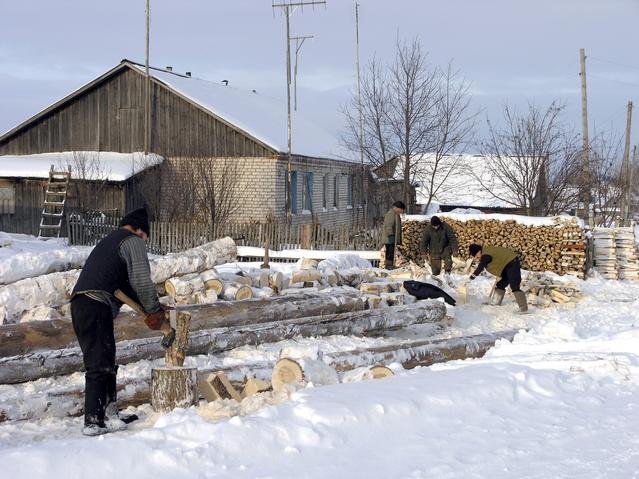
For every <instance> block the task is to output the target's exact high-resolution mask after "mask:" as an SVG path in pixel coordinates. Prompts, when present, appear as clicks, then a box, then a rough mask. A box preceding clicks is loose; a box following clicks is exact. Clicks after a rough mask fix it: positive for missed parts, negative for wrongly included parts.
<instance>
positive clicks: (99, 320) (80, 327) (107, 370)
mask: <svg viewBox="0 0 639 479" xmlns="http://www.w3.org/2000/svg"><path fill="white" fill-rule="evenodd" d="M148 236H149V219H148V214H147V211H146V209H145V208H140V209H137V210H134V211H132V212H130V213H129V214H127V215H126V216H125V217H124V218H122V220H121V221H120V228H119V229H117V230H116V231H114V232H113V233H111V234H109V235H108V236H107V237H106V238H104V239H103V240H102V241H100V242H99V243H98V244H97V246H96V247H95V248H94V249H93V251H92V252H91V254H90V255H89V257H88V258H87V261H86V263H85V264H84V267H83V268H82V272H81V273H80V277H79V278H78V282H77V283H76V285H75V288H73V293H72V295H71V317H72V320H73V330H74V331H75V334H76V336H77V337H78V342H79V343H80V348H81V349H82V355H83V360H84V367H85V369H86V374H85V397H84V428H83V429H82V433H83V434H85V435H87V436H97V435H99V434H104V433H107V432H113V431H121V430H123V429H126V427H127V423H128V422H131V421H132V420H135V419H137V417H136V416H126V417H125V416H123V415H120V414H119V413H118V410H117V406H116V382H115V379H116V374H117V370H118V367H117V366H116V364H115V338H114V334H113V320H114V319H115V317H116V316H117V315H118V312H119V310H120V307H121V306H122V303H121V302H120V301H118V300H117V299H116V298H115V296H114V294H115V291H116V290H118V289H119V290H121V291H122V292H124V293H125V294H126V295H128V296H129V297H131V298H133V299H134V300H135V301H136V302H137V303H138V304H140V305H142V307H143V308H144V310H145V311H146V313H147V314H146V319H145V320H144V322H145V323H146V325H147V326H148V327H149V328H150V329H153V330H158V329H160V328H161V327H162V324H163V322H164V321H166V319H165V312H164V310H163V308H162V306H161V305H160V302H159V301H158V295H157V292H156V289H155V285H154V284H153V282H152V281H151V269H150V266H149V259H148V257H147V254H146V243H145V242H146V239H147V238H148Z"/></svg>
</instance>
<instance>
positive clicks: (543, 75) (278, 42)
mask: <svg viewBox="0 0 639 479" xmlns="http://www.w3.org/2000/svg"><path fill="white" fill-rule="evenodd" d="M144 4H145V2H144V0H109V1H108V2H97V1H90V2H87V1H86V0H84V1H82V0H56V1H55V2H52V1H48V0H24V1H21V2H17V1H14V0H0V7H1V9H0V11H1V15H0V65H2V68H1V69H0V131H1V132H4V131H6V130H8V129H10V128H11V127H13V126H15V125H16V124H18V123H19V122H21V121H23V120H25V119H26V118H28V117H29V116H31V115H32V114H34V113H36V112H37V111H38V110H40V109H41V108H43V107H44V106H46V105H48V104H50V103H52V102H53V101H55V100H57V99H59V98H61V97H62V96H63V95H65V94H66V93H68V92H70V91H72V90H74V89H75V88H77V87H79V86H80V85H82V84H83V83H85V82H87V81H89V80H91V79H92V78H94V77H95V76H97V75H98V74H100V73H102V72H104V71H106V70H108V69H109V68H111V67H112V66H114V65H115V64H117V63H118V62H119V61H120V60H121V59H122V58H130V59H134V60H138V61H143V54H144ZM151 4H152V6H151V8H152V34H151V42H152V45H151V63H152V64H153V65H157V66H166V65H172V66H173V67H174V69H175V70H176V71H181V72H184V71H186V70H189V71H192V72H193V74H194V76H198V77H201V78H205V79H210V80H223V79H227V80H229V81H230V82H231V84H233V85H234V86H237V87H246V88H251V89H257V90H258V91H262V92H265V93H268V94H271V95H276V96H279V97H285V76H284V75H285V63H284V61H285V53H284V52H285V50H284V49H285V33H284V20H283V18H282V16H281V15H280V14H279V13H278V14H275V16H274V15H273V11H272V8H271V1H270V0H235V1H233V0H227V1H218V0H180V1H170V0H151ZM360 4H361V7H360V20H361V25H360V38H361V42H362V47H361V53H362V60H363V61H366V60H368V59H370V58H371V57H372V56H373V55H374V54H376V55H377V56H378V57H379V58H381V59H383V60H388V61H390V60H391V59H392V57H393V53H394V43H395V39H396V37H397V35H398V34H399V36H400V37H404V38H411V37H413V36H414V35H419V36H420V38H421V40H422V42H423V44H424V47H425V49H426V50H428V51H429V52H430V59H431V61H432V62H433V63H436V64H441V65H445V64H446V63H447V62H448V61H450V60H451V59H452V60H453V61H454V64H455V65H456V66H457V67H458V68H459V69H461V71H462V73H463V74H464V75H465V76H466V77H467V78H468V79H469V80H471V81H472V82H473V92H474V106H475V108H477V109H480V110H481V111H482V112H483V113H482V124H485V118H486V117H487V116H488V117H490V118H491V119H492V120H493V121H496V120H497V119H498V115H499V111H500V108H501V106H502V105H503V103H504V102H505V101H508V102H509V103H511V104H513V105H525V103H526V101H529V100H536V101H537V102H540V103H547V102H549V101H550V100H551V99H553V98H557V97H559V98H561V99H562V100H563V101H564V102H565V103H566V105H567V108H568V109H567V119H568V120H569V121H571V122H573V123H574V125H575V127H576V128H579V125H580V116H579V115H580V106H579V76H578V73H579V48H580V47H584V48H586V52H587V54H588V56H589V61H588V70H589V71H588V74H589V77H588V81H589V102H590V103H589V111H590V117H591V125H592V124H596V125H597V127H598V128H602V129H603V128H610V127H611V125H612V126H614V127H615V128H617V129H619V130H620V131H621V130H622V129H623V128H624V126H625V111H626V103H627V101H628V100H633V101H634V102H635V104H639V59H637V50H636V48H637V45H639V29H637V28H636V22H637V20H638V19H639V0H534V1H532V0H528V1H523V0H445V1H444V0H439V1H435V0H385V1H382V0H360ZM354 16H355V15H354V2H353V1H350V0H348V1H347V0H328V2H327V5H326V7H317V8H316V9H315V10H314V11H313V10H312V9H309V8H307V9H305V10H304V11H297V12H295V13H294V15H293V17H292V18H293V21H292V33H293V34H294V35H309V34H313V35H315V37H316V38H315V39H314V40H312V41H311V42H307V43H306V44H305V45H304V48H303V51H302V57H301V63H300V73H299V90H298V92H299V102H300V110H301V111H304V112H305V113H306V114H308V115H312V116H314V117H315V118H316V119H317V120H319V122H320V123H322V124H324V125H328V126H330V127H332V128H333V129H335V128H336V125H339V124H340V123H341V120H342V119H341V116H340V114H339V112H338V110H339V107H340V105H341V104H343V103H344V102H345V101H346V99H347V98H348V95H349V91H350V90H351V89H352V86H353V85H354V79H355V69H354V53H355V46H354ZM637 117H639V112H636V114H635V118H637ZM634 124H635V125H639V123H637V121H635V122H634ZM636 129H637V128H636V127H635V130H636ZM633 139H634V141H635V142H636V141H637V139H639V134H637V132H636V131H635V134H633Z"/></svg>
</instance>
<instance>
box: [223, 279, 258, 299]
mask: <svg viewBox="0 0 639 479" xmlns="http://www.w3.org/2000/svg"><path fill="white" fill-rule="evenodd" d="M249 281H250V280H249ZM222 297H223V298H224V299H226V300H228V301H242V300H245V299H251V298H252V297H253V290H252V289H251V287H250V286H247V285H245V284H240V283H225V284H224V291H222Z"/></svg>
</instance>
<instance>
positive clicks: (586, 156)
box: [579, 48, 594, 228]
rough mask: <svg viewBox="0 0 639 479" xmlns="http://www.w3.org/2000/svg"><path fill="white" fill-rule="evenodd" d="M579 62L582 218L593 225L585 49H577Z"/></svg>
mask: <svg viewBox="0 0 639 479" xmlns="http://www.w3.org/2000/svg"><path fill="white" fill-rule="evenodd" d="M579 63H580V64H581V72H580V73H579V76H581V131H582V138H583V144H582V150H583V151H582V154H583V163H582V168H583V173H582V177H581V188H582V198H583V203H584V215H583V216H584V218H583V219H584V220H587V221H588V225H589V226H590V227H591V228H592V227H593V226H594V218H593V212H592V211H591V207H590V141H589V140H588V98H587V96H586V51H585V50H584V49H583V48H580V49H579Z"/></svg>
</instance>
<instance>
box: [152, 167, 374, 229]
mask: <svg viewBox="0 0 639 479" xmlns="http://www.w3.org/2000/svg"><path fill="white" fill-rule="evenodd" d="M166 161H167V162H169V163H170V164H171V165H172V166H173V167H175V166H176V165H179V164H181V163H184V159H181V158H171V159H167V160H166ZM211 161H213V162H215V161H218V162H224V161H233V162H236V163H237V164H238V168H237V171H238V173H239V175H240V176H238V181H237V184H236V185H235V188H236V189H237V192H236V196H237V199H236V201H238V202H240V203H241V208H240V209H239V210H238V211H237V213H236V214H235V215H234V218H233V221H234V222H248V221H260V222H263V221H266V220H275V221H280V222H283V221H286V174H287V161H286V159H281V158H279V159H278V158H272V157H270V158H269V157H260V158H232V159H231V158H219V159H211ZM184 164H188V160H186V163H184ZM292 167H293V171H297V214H295V215H293V224H302V223H310V222H316V223H319V224H321V225H323V226H327V227H330V226H337V225H344V224H359V223H361V222H362V217H363V209H362V208H361V207H359V206H358V203H359V198H360V193H359V189H360V182H361V166H360V165H358V164H356V163H350V162H346V161H334V160H323V159H310V158H302V157H295V158H294V159H293V162H292ZM169 170H171V167H170V166H169V164H165V165H163V171H164V175H163V178H162V189H163V190H164V191H165V192H166V197H167V198H170V197H171V194H169V192H171V191H172V189H173V188H174V184H175V182H174V181H173V180H172V179H171V177H170V176H171V175H168V174H166V173H167V172H168V171H169ZM307 172H313V204H312V210H311V211H305V210H304V209H303V206H304V188H305V185H304V181H305V173H307ZM324 175H327V178H328V186H329V187H328V192H327V193H328V195H327V198H326V200H327V207H326V208H324V207H323V182H324ZM348 175H353V190H354V191H353V203H354V204H353V206H352V207H351V206H349V205H347V199H348ZM335 177H337V178H338V187H339V191H338V202H337V203H338V204H337V207H334V206H333V202H334V197H335V194H334V190H333V187H334V178H335ZM196 181H197V180H196V179H194V181H193V185H195V184H196ZM166 207H167V205H163V209H166Z"/></svg>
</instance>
